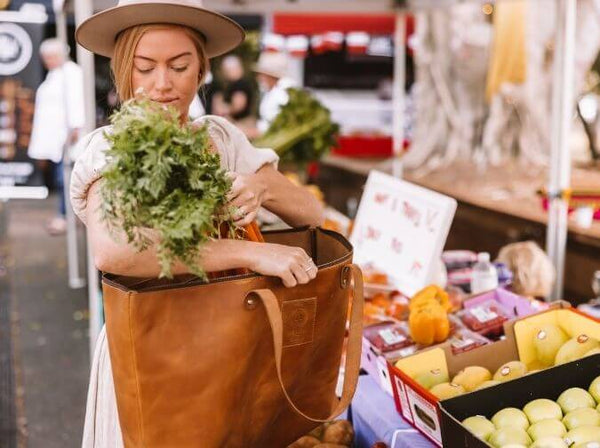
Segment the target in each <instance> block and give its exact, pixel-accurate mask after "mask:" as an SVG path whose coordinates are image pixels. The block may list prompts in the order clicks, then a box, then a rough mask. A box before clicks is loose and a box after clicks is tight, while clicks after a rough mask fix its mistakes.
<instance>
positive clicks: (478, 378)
mask: <svg viewBox="0 0 600 448" xmlns="http://www.w3.org/2000/svg"><path fill="white" fill-rule="evenodd" d="M526 374H527V367H526V366H525V364H523V363H522V362H520V361H510V362H507V363H506V364H504V365H502V366H500V368H499V369H498V370H497V371H496V373H494V375H492V373H491V372H490V371H489V370H488V369H486V368H485V367H481V366H469V367H465V368H464V369H463V370H461V371H460V372H458V373H457V374H456V376H454V378H452V381H450V380H449V378H448V375H446V374H444V373H443V372H442V371H441V370H440V369H433V370H428V371H427V372H423V373H421V374H419V375H416V376H415V377H414V380H415V381H416V382H417V383H419V384H420V385H421V386H423V387H424V388H425V389H428V390H429V391H430V392H431V393H432V394H433V395H435V396H436V397H437V398H439V399H440V400H446V399H448V398H453V397H456V396H458V395H462V394H465V393H467V392H472V391H475V390H480V389H484V388H486V387H490V386H495V385H496V384H500V383H502V382H504V381H510V380H514V379H515V378H520V377H522V376H524V375H526Z"/></svg>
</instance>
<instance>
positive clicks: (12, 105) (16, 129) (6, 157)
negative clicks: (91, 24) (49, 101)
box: [0, 21, 44, 185]
mask: <svg viewBox="0 0 600 448" xmlns="http://www.w3.org/2000/svg"><path fill="white" fill-rule="evenodd" d="M43 27H44V24H42V23H17V22H2V21H0V185H24V184H28V183H30V180H31V176H32V174H33V172H34V165H33V163H32V161H31V160H30V159H29V158H28V157H27V148H28V146H29V139H30V137H31V130H32V125H33V112H34V106H35V90H36V89H37V87H38V86H39V85H40V83H41V82H42V76H43V67H42V62H41V60H40V57H39V48H40V44H41V42H42V37H43Z"/></svg>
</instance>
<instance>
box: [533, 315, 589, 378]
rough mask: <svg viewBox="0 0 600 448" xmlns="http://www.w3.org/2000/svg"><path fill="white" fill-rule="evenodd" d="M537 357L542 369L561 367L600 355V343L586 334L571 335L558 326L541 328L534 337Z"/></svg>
mask: <svg viewBox="0 0 600 448" xmlns="http://www.w3.org/2000/svg"><path fill="white" fill-rule="evenodd" d="M533 344H534V347H535V350H536V357H537V360H538V361H539V363H540V366H542V367H550V366H554V365H560V364H564V363H567V362H571V361H575V360H577V359H579V358H583V357H584V356H590V355H593V354H595V353H598V350H599V349H600V342H598V340H596V339H594V338H592V337H589V336H588V335H586V334H585V333H579V334H574V335H572V337H570V338H569V335H568V334H567V333H566V332H565V331H564V330H563V329H562V328H561V327H559V326H558V325H554V324H546V325H543V326H541V327H540V328H539V329H538V330H537V332H536V335H535V337H534V340H533Z"/></svg>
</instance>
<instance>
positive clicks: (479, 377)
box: [452, 366, 492, 392]
mask: <svg viewBox="0 0 600 448" xmlns="http://www.w3.org/2000/svg"><path fill="white" fill-rule="evenodd" d="M491 379H492V374H491V373H490V371H489V370H488V369H486V368H485V367H480V366H469V367H465V368H464V369H463V370H461V371H460V372H459V373H458V374H457V375H456V376H455V377H454V378H453V379H452V382H453V383H454V384H460V385H461V386H462V387H464V388H465V390H466V391H467V392H471V391H472V390H475V389H476V388H477V387H478V386H480V385H481V384H482V383H484V382H485V381H489V380H491Z"/></svg>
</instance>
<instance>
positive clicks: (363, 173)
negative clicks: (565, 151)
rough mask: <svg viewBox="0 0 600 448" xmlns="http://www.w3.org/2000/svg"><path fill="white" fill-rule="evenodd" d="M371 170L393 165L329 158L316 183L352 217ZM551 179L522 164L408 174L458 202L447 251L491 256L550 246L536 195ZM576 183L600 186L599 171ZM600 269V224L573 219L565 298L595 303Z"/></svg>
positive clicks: (580, 171) (584, 173)
mask: <svg viewBox="0 0 600 448" xmlns="http://www.w3.org/2000/svg"><path fill="white" fill-rule="evenodd" d="M372 169H375V170H379V171H382V172H385V173H391V161H390V160H389V159H383V160H382V159H351V158H346V157H340V156H328V157H326V158H324V159H323V160H322V162H321V165H320V171H319V175H318V177H317V183H318V184H319V186H320V187H321V188H322V189H323V191H324V192H325V196H326V200H327V201H328V203H329V204H331V205H332V206H334V207H335V208H337V209H338V210H340V211H342V212H345V213H350V214H352V213H351V212H352V210H348V205H350V207H352V206H353V203H357V201H360V196H361V193H362V186H363V185H364V182H365V180H366V178H367V176H368V173H369V171H370V170H372ZM546 178H547V170H546V169H540V168H537V169H533V168H531V167H524V166H520V165H517V164H512V165H503V166H498V167H487V168H485V169H479V168H478V167H477V166H475V165H474V164H471V163H465V162H462V163H455V164H453V165H452V166H450V167H447V168H444V169H440V170H437V171H433V172H429V173H425V172H406V173H404V179H405V180H408V181H410V182H414V183H416V184H418V185H421V186H423V187H426V188H429V189H432V190H435V191H438V192H440V193H443V194H446V195H448V196H452V197H454V198H456V199H457V200H458V204H459V205H458V209H457V212H456V216H455V219H454V222H453V225H452V228H451V230H450V235H449V237H448V241H447V243H446V249H470V250H475V251H487V252H490V253H491V255H492V257H494V256H496V255H497V253H498V251H499V250H500V248H501V247H502V246H504V245H506V244H508V243H511V242H515V241H522V240H528V239H531V240H535V241H536V242H537V243H538V244H539V245H540V246H541V247H545V238H546V225H547V221H548V215H547V213H546V212H545V211H544V210H543V208H542V204H541V200H540V198H539V197H538V196H537V195H536V191H537V190H538V189H539V188H541V187H543V186H545V185H546ZM572 179H573V181H572V185H573V186H574V187H577V188H596V189H597V188H599V187H600V171H598V170H591V169H584V168H573V170H572ZM596 270H600V222H598V221H595V222H594V223H593V224H592V226H591V227H590V228H582V227H580V226H578V225H577V224H576V222H575V221H574V220H573V219H572V218H570V219H569V233H568V242H567V259H566V266H565V291H564V298H565V299H566V300H570V301H573V302H574V303H577V302H580V301H582V300H587V299H589V298H591V297H592V296H593V293H592V289H591V279H592V275H593V273H594V271H596Z"/></svg>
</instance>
